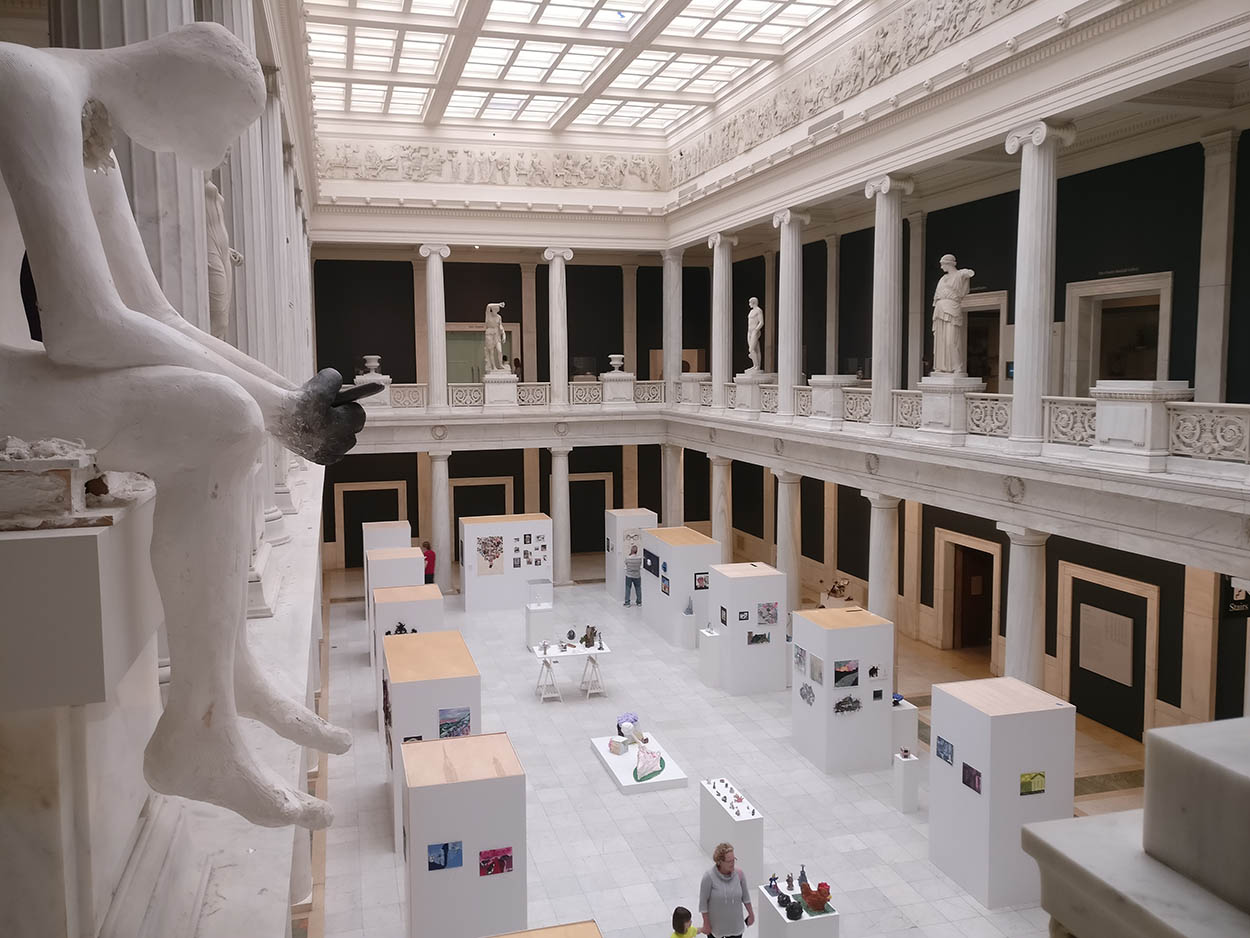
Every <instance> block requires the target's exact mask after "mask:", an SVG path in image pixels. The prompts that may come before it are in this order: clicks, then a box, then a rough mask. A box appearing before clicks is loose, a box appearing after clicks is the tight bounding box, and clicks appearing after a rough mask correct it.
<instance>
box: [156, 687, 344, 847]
mask: <svg viewBox="0 0 1250 938" xmlns="http://www.w3.org/2000/svg"><path fill="white" fill-rule="evenodd" d="M212 711H213V708H212V707H211V706H210V707H209V709H208V711H207V712H206V713H205V714H204V716H203V718H202V719H194V720H175V719H173V718H171V716H170V712H171V711H170V710H168V709H167V710H166V711H165V713H164V715H163V716H162V717H161V719H160V722H158V723H157V725H156V731H155V732H154V733H153V734H152V738H151V740H149V741H148V745H147V749H146V750H145V751H144V753H143V775H144V778H146V779H147V782H148V784H149V785H150V786H152V789H153V790H154V791H158V792H160V793H161V794H163V795H177V796H179V797H182V798H190V799H191V800H193V801H207V802H209V803H210V804H215V805H219V806H221V807H223V808H228V809H229V810H231V811H233V812H235V813H236V814H238V815H240V816H241V817H243V818H245V819H246V820H248V821H251V822H252V823H253V824H256V825H259V826H261V827H285V826H286V825H288V824H294V825H296V826H297V827H304V828H307V829H309V830H321V829H322V828H325V827H329V826H330V824H331V823H333V821H334V809H333V808H331V807H330V805H329V804H328V803H327V802H325V801H322V800H321V799H319V798H314V797H312V796H311V795H308V794H305V793H304V792H302V791H299V790H297V789H294V788H291V787H289V786H287V785H286V784H284V783H283V782H282V781H281V780H280V779H279V778H278V777H277V776H276V775H274V774H273V773H272V772H270V771H269V770H267V769H265V768H263V767H262V766H260V765H258V764H257V763H256V762H255V761H254V760H253V759H252V757H251V755H250V754H249V753H248V751H247V747H246V746H245V745H244V743H243V740H242V739H241V738H240V736H239V732H238V728H237V727H235V726H234V725H233V723H232V721H233V719H234V715H233V714H230V715H228V716H227V715H225V714H223V715H221V716H220V717H219V720H220V721H221V722H220V723H219V724H218V725H213V722H212Z"/></svg>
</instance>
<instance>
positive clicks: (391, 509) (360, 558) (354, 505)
mask: <svg viewBox="0 0 1250 938" xmlns="http://www.w3.org/2000/svg"><path fill="white" fill-rule="evenodd" d="M398 517H399V489H396V488H390V489H364V490H357V491H354V492H344V493H343V566H344V567H346V568H347V569H352V568H356V567H363V566H364V565H365V552H364V536H363V532H362V530H361V528H360V526H361V525H362V524H365V523H366V522H369V521H394V520H396V519H397V518H398Z"/></svg>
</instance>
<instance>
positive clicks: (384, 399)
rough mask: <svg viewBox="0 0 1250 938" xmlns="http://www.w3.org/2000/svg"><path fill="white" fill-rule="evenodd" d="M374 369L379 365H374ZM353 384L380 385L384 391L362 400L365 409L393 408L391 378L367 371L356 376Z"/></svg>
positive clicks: (367, 357) (367, 356)
mask: <svg viewBox="0 0 1250 938" xmlns="http://www.w3.org/2000/svg"><path fill="white" fill-rule="evenodd" d="M374 357H375V356H373V355H366V356H365V358H366V359H369V358H374ZM373 367H374V368H376V367H377V365H376V364H375V365H373ZM352 383H353V384H355V385H357V386H359V385H362V384H380V385H382V390H381V391H379V392H378V393H377V394H374V395H373V396H371V397H366V398H362V399H361V401H360V403H361V405H362V406H364V407H390V406H391V376H390V375H384V374H380V373H379V372H377V371H367V372H365V373H364V374H363V375H356V377H355V378H354V379H353V382H352Z"/></svg>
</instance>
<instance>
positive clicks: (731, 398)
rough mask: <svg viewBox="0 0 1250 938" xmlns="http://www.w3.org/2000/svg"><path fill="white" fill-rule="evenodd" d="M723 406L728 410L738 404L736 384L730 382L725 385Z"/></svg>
mask: <svg viewBox="0 0 1250 938" xmlns="http://www.w3.org/2000/svg"><path fill="white" fill-rule="evenodd" d="M725 406H726V407H727V408H729V409H730V410H732V409H733V408H735V407H737V406H738V385H736V384H733V383H732V382H730V383H727V384H726V385H725Z"/></svg>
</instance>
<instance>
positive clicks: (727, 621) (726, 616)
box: [720, 606, 729, 625]
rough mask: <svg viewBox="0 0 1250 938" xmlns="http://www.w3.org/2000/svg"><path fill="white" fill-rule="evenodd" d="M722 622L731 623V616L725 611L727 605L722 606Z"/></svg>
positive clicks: (724, 623)
mask: <svg viewBox="0 0 1250 938" xmlns="http://www.w3.org/2000/svg"><path fill="white" fill-rule="evenodd" d="M720 624H721V625H728V624H729V616H728V614H727V613H726V612H725V607H724V606H721V607H720Z"/></svg>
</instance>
